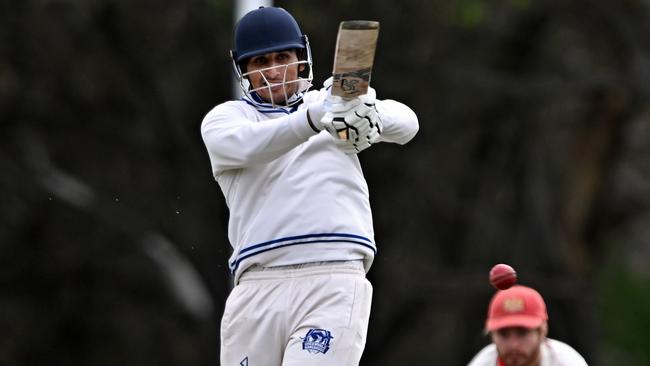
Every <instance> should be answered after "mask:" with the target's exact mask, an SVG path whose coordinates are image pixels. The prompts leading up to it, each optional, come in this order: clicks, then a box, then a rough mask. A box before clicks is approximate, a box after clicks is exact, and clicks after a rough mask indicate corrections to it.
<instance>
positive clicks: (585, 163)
mask: <svg viewBox="0 0 650 366" xmlns="http://www.w3.org/2000/svg"><path fill="white" fill-rule="evenodd" d="M275 4H276V5H278V6H283V7H285V8H286V9H287V10H289V11H291V12H292V13H293V14H294V15H295V16H296V18H297V19H298V20H299V22H300V23H301V25H302V28H303V31H304V32H305V33H306V34H308V35H309V37H310V41H311V44H312V49H313V53H314V59H315V71H316V82H317V84H320V83H321V82H322V81H323V80H324V79H325V78H326V77H327V76H328V73H329V72H330V71H331V69H330V68H331V60H332V53H333V49H334V40H335V36H336V34H335V33H336V29H337V25H338V22H339V21H341V20H344V19H375V20H379V21H380V22H381V32H380V33H381V34H380V40H379V48H378V51H377V57H376V67H375V73H374V74H373V81H372V83H373V85H374V87H375V88H376V89H377V91H378V95H379V97H380V98H392V99H397V100H400V101H403V102H405V103H406V104H408V105H410V106H411V107H412V108H413V109H414V110H415V111H416V113H417V114H418V116H419V119H420V132H419V134H418V135H417V136H416V137H415V139H414V140H413V141H412V142H411V143H410V144H408V145H406V146H404V147H399V146H391V145H380V146H377V147H374V148H373V149H370V150H368V151H366V152H363V153H362V154H361V155H360V158H361V160H362V164H363V165H364V169H365V174H366V177H367V180H368V182H369V185H370V187H371V200H372V205H373V208H374V213H375V229H376V240H377V243H378V246H379V255H378V257H377V258H376V260H375V263H374V265H373V267H372V269H371V271H370V273H369V277H370V279H371V281H372V282H373V284H374V287H375V300H374V304H373V314H372V317H371V324H370V329H369V338H368V344H367V347H366V353H365V355H364V358H363V361H362V364H364V365H409V364H413V365H437V364H451V365H463V364H466V363H467V362H468V361H469V360H470V359H471V357H472V356H473V355H474V354H475V353H476V352H477V351H478V350H479V349H480V348H481V347H482V346H483V345H485V344H487V343H488V342H489V339H488V338H487V337H486V336H484V335H483V333H482V327H483V322H484V318H485V313H486V310H487V303H488V301H489V298H490V296H491V295H492V294H493V290H492V289H491V288H490V286H489V285H488V283H487V273H488V271H489V269H490V267H491V266H492V265H493V264H495V263H498V262H506V263H509V264H511V265H513V266H514V267H515V268H516V269H517V270H518V273H519V278H520V283H523V284H526V285H530V286H533V287H535V288H537V289H538V290H539V291H540V292H541V293H542V294H543V295H544V297H545V299H546V301H547V304H548V307H549V313H550V336H551V337H553V338H558V339H561V340H563V341H566V342H568V343H570V344H571V345H573V346H574V347H575V348H576V349H577V350H578V351H580V352H581V353H582V354H583V355H584V356H585V358H586V359H587V361H588V362H589V364H591V365H647V364H650V331H649V330H648V329H650V310H649V309H650V269H649V268H650V266H648V263H649V261H650V102H649V97H650V3H649V2H648V1H647V0H592V1H587V0H575V1H558V0H502V1H490V0H431V1H417V0H404V1H388V0H374V1H372V2H371V1H349V0H336V1H327V2H325V1H316V0H308V1H300V2H298V1H276V3H275ZM233 6H234V4H233V3H232V2H229V1H221V0H183V1H181V0H162V1H118V0H95V1H74V0H22V1H3V2H2V3H1V4H0V123H1V128H2V130H1V133H0V171H1V172H2V174H0V205H1V206H0V207H1V208H2V209H1V210H0V284H1V287H0V365H43V364H48V365H116V364H121V365H184V366H188V365H216V364H218V349H219V331H218V329H219V320H220V316H221V311H222V309H223V303H224V301H225V297H226V296H227V293H228V291H229V288H230V282H229V277H228V273H227V270H226V266H225V264H226V261H227V257H228V256H229V254H230V247H229V244H228V241H227V233H226V223H227V217H228V212H227V209H226V207H225V204H224V202H223V199H222V197H221V192H220V191H219V188H218V186H217V185H216V183H215V182H214V180H213V178H212V176H211V172H210V166H209V161H208V157H207V153H206V152H205V151H204V147H203V144H202V141H201V138H200V133H199V125H200V122H201V119H202V118H203V116H204V115H205V113H207V112H208V111H209V110H210V108H212V107H213V106H214V105H216V104H218V103H220V102H222V101H225V100H227V99H229V98H230V94H231V76H232V75H231V71H230V64H229V60H228V57H227V50H228V49H229V48H230V45H231V43H230V42H231V35H232V26H233V19H232V12H233Z"/></svg>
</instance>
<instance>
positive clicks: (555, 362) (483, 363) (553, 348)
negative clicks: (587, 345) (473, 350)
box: [467, 338, 587, 366]
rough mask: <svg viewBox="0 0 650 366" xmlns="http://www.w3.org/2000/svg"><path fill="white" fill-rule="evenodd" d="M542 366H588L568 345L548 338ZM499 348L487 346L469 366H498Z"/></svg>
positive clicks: (544, 348)
mask: <svg viewBox="0 0 650 366" xmlns="http://www.w3.org/2000/svg"><path fill="white" fill-rule="evenodd" d="M540 353H541V362H540V366H587V362H585V359H584V358H582V356H581V355H580V354H579V353H578V352H577V351H576V350H574V349H573V347H571V346H569V345H568V344H566V343H563V342H560V341H558V340H555V339H550V338H547V339H546V340H545V341H544V342H543V343H542V346H541V350H540ZM497 357H498V353H497V347H496V345H495V344H494V343H492V344H489V345H487V346H485V348H483V349H482V350H481V351H480V352H479V353H477V354H476V356H474V358H473V359H472V361H470V363H469V364H468V365H467V366H497V365H498V364H497Z"/></svg>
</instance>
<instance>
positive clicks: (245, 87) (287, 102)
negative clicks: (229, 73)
mask: <svg viewBox="0 0 650 366" xmlns="http://www.w3.org/2000/svg"><path fill="white" fill-rule="evenodd" d="M304 38H305V50H306V52H304V54H305V55H304V56H303V57H305V59H304V60H298V61H295V62H291V63H288V64H286V65H278V66H272V67H267V68H263V69H257V70H254V71H246V70H245V68H242V65H241V64H239V63H237V62H236V61H235V59H234V58H233V62H232V65H233V69H234V72H235V75H236V76H237V80H238V81H239V86H240V88H241V90H242V92H243V93H244V95H245V96H246V99H248V100H249V101H250V102H252V103H253V104H255V105H257V106H268V103H271V105H272V107H274V108H275V107H290V106H292V105H294V104H296V103H299V102H300V101H301V100H302V97H303V95H304V93H305V92H306V91H307V90H309V88H311V86H312V80H313V79H314V74H313V69H312V58H311V49H310V47H309V42H308V41H307V36H304ZM290 67H296V68H298V77H297V78H296V79H295V80H287V71H288V70H289V68H290ZM301 68H302V70H300V69H301ZM272 69H275V70H278V71H279V72H280V73H281V74H282V75H283V77H282V82H280V83H275V84H273V83H271V82H269V81H268V79H267V78H266V75H265V74H264V73H265V72H266V71H269V70H272ZM254 73H259V74H260V75H261V77H262V80H263V85H262V86H260V87H258V88H253V86H252V85H251V83H250V81H249V79H248V76H249V75H251V74H254ZM296 84H297V85H296ZM294 85H296V86H295V87H294ZM277 86H282V90H283V94H284V97H283V98H282V100H274V99H273V93H272V90H271V89H272V88H274V87H277ZM264 90H266V91H268V95H269V98H270V100H265V99H263V98H262V97H261V96H260V91H264ZM289 90H291V92H289Z"/></svg>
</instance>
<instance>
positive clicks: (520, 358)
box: [501, 352, 530, 366]
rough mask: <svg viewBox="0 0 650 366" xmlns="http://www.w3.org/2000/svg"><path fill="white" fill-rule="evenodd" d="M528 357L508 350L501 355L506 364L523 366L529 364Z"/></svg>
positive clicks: (508, 365) (507, 365)
mask: <svg viewBox="0 0 650 366" xmlns="http://www.w3.org/2000/svg"><path fill="white" fill-rule="evenodd" d="M528 358H529V357H528V356H527V355H525V354H523V353H520V352H509V353H506V354H505V355H502V356H501V359H502V360H503V363H505V364H506V366H525V365H529V364H530V363H529V359H528Z"/></svg>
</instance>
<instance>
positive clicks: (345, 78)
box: [332, 20, 379, 98]
mask: <svg viewBox="0 0 650 366" xmlns="http://www.w3.org/2000/svg"><path fill="white" fill-rule="evenodd" d="M378 36H379V22H376V21H369V20H346V21H342V22H341V24H340V25H339V32H338V36H337V38H336V50H335V53H334V69H333V71H332V76H333V81H332V95H337V96H340V97H343V98H354V97H358V96H359V95H363V94H366V93H367V91H368V86H369V85H370V75H371V73H372V65H373V63H374V60H375V49H376V48H377V38H378Z"/></svg>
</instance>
